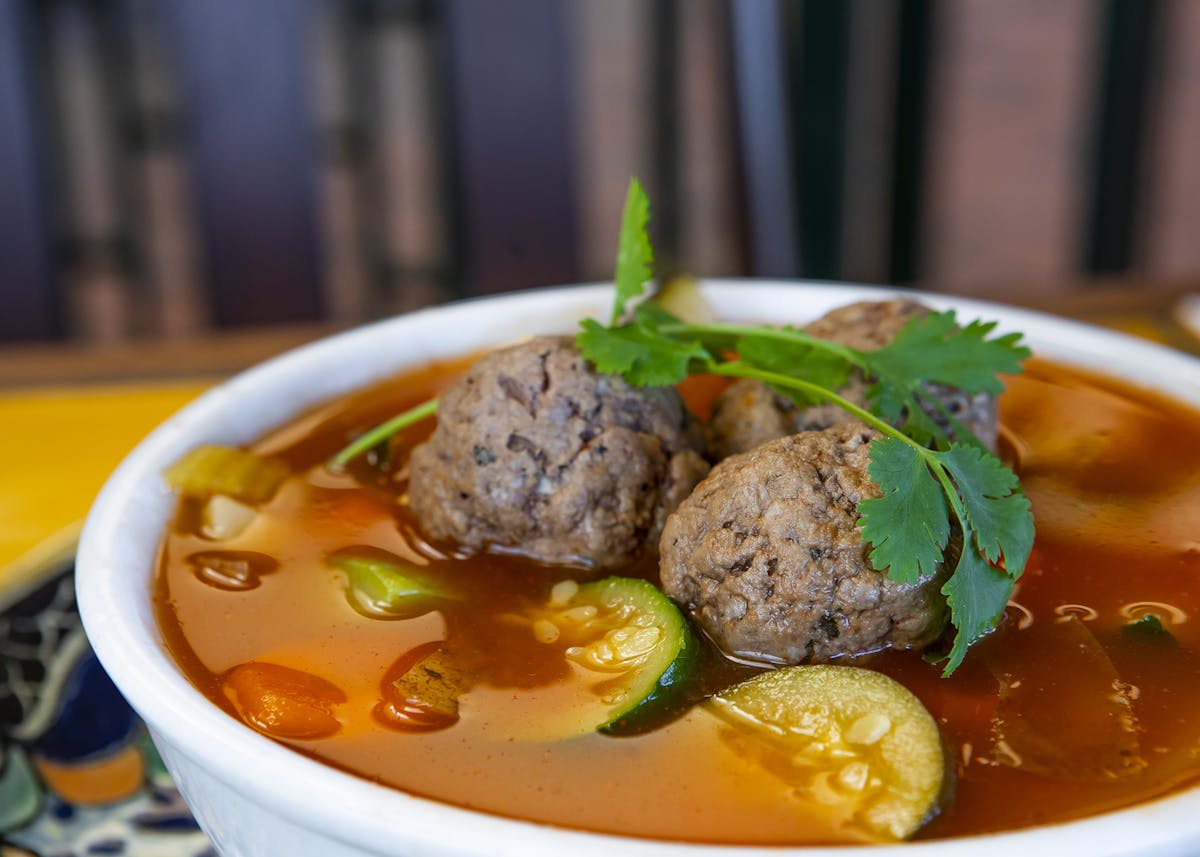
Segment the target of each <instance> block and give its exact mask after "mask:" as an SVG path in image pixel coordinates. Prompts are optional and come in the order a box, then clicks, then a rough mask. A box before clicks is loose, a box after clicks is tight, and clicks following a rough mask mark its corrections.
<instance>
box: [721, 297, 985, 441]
mask: <svg viewBox="0 0 1200 857" xmlns="http://www.w3.org/2000/svg"><path fill="white" fill-rule="evenodd" d="M927 312H929V308H928V307H926V306H925V305H923V304H921V303H920V302H918V301H914V300H907V299H896V300H890V301H862V302H859V303H853V304H849V305H848V306H844V307H839V308H837V309H835V310H831V311H830V312H828V313H826V314H825V315H824V316H822V317H821V318H819V319H817V320H816V321H814V322H813V323H812V324H810V325H808V327H806V328H805V330H806V331H807V332H808V333H811V334H812V335H814V336H819V337H820V338H822V339H828V340H830V341H831V342H837V343H840V344H842V345H848V346H850V347H851V348H856V349H858V350H859V351H874V350H876V349H879V348H882V347H883V346H885V345H887V344H888V343H889V342H891V341H892V339H893V338H894V337H895V336H896V334H897V333H899V332H900V329H901V328H902V327H904V325H905V324H907V323H908V320H909V319H910V318H912V317H913V316H917V315H923V314H925V313H927ZM868 386H869V384H868V383H867V380H866V379H865V378H863V376H862V373H860V372H857V371H856V372H853V373H852V374H851V376H850V379H849V381H848V382H847V384H846V386H845V387H843V388H842V389H841V390H840V391H839V393H840V394H841V395H842V396H843V397H844V398H846V399H848V400H849V401H851V402H852V403H854V404H856V405H860V406H863V407H865V406H866V403H867V388H868ZM925 391H926V393H928V395H929V396H930V397H931V398H933V399H936V400H937V401H939V402H941V404H942V406H943V407H945V408H946V410H948V411H949V412H950V414H951V415H952V416H953V417H954V418H955V419H956V420H958V421H959V422H961V423H962V424H963V425H965V426H966V427H967V428H968V429H970V430H971V431H972V432H973V433H974V434H975V436H976V437H978V438H979V439H980V440H981V441H983V443H984V444H985V445H987V447H988V448H989V449H992V450H994V449H995V448H996V399H995V397H994V396H992V395H990V394H987V393H981V394H978V395H974V396H969V395H967V394H966V393H963V392H962V391H961V390H958V389H955V388H954V387H948V386H946V385H944V384H927V385H925ZM933 416H934V419H935V420H937V421H938V422H939V423H941V424H942V425H946V422H945V420H944V419H943V418H941V416H940V415H939V414H933ZM854 419H855V417H854V416H853V415H851V414H849V413H847V412H846V411H844V410H842V409H841V408H839V407H838V406H837V405H832V404H823V405H816V406H814V407H809V408H797V407H796V406H795V405H794V404H793V403H792V402H791V401H790V400H789V399H787V398H786V397H785V396H781V395H779V394H777V393H775V392H774V391H773V390H771V388H769V387H768V386H767V385H766V384H764V383H762V382H761V381H753V380H749V379H742V380H739V381H737V382H735V383H734V384H732V385H731V386H730V387H729V388H728V389H727V390H726V391H725V392H724V393H722V395H721V396H719V397H718V398H717V400H716V402H715V403H714V404H713V412H712V419H711V420H710V421H709V424H708V452H709V457H710V458H712V459H713V460H714V461H719V460H721V459H722V458H724V457H726V456H728V455H733V454H735V453H738V452H745V451H746V450H748V449H753V448H754V447H755V446H757V445H758V444H760V443H763V442H764V441H767V440H770V439H772V438H776V437H782V436H784V435H787V434H794V433H796V432H800V431H812V430H814V429H823V428H828V427H829V426H834V425H839V424H841V423H846V422H853V421H854Z"/></svg>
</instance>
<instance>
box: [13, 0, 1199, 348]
mask: <svg viewBox="0 0 1200 857" xmlns="http://www.w3.org/2000/svg"><path fill="white" fill-rule="evenodd" d="M1197 43H1200V3H1198V2H1195V0H1009V2H1005V3H996V2H991V0H850V2H845V3H828V2H823V0H795V2H782V0H647V2H641V0H573V1H572V2H569V3H561V2H558V0H509V2H506V3H503V4H499V3H490V2H488V0H440V2H439V0H262V2H258V0H256V2H254V3H244V2H241V0H204V2H197V0H163V1H162V2H156V0H0V192H2V193H3V199H0V290H3V291H2V292H0V298H3V300H0V308H2V310H3V311H2V312H0V342H3V341H15V340H19V339H28V338H46V337H54V336H61V337H68V338H71V339H75V340H80V341H113V340H123V339H131V338H134V339H136V338H148V337H160V336H168V337H175V336H180V335H185V334H190V333H195V332H199V331H202V330H204V329H207V328H208V327H210V326H212V325H220V324H222V323H225V322H226V321H228V320H230V319H233V320H237V321H239V322H254V321H265V320H275V321H282V320H287V319H289V318H291V319H315V318H318V317H320V318H324V319H327V320H332V321H333V322H335V323H347V322H353V321H357V320H360V319H365V318H372V317H378V316H380V315H384V314H388V313H392V312H396V311H400V310H404V309H408V308H412V307H415V306H421V305H424V304H428V303H432V302H436V301H441V300H445V299H449V298H453V297H458V296H462V295H469V294H474V293H478V292H481V291H489V290H493V289H497V288H500V289H506V288H513V287H518V286H521V285H545V284H547V283H550V282H554V281H561V280H563V279H572V280H588V279H604V278H606V277H608V276H609V275H610V272H611V266H612V256H613V249H614V246H615V237H616V229H617V220H618V216H619V211H620V206H621V199H622V196H623V194H624V189H625V185H626V182H627V179H628V176H629V175H630V174H634V173H636V174H638V175H640V176H642V177H643V178H644V179H645V181H646V183H647V185H648V186H649V188H650V190H651V194H652V197H653V198H654V200H655V205H656V229H657V230H658V234H659V235H658V237H659V246H660V257H661V258H660V261H661V264H662V266H663V267H664V268H666V269H687V270H689V271H692V272H695V273H698V274H702V275H709V276H719V275H730V274H743V273H768V274H779V275H801V276H815V277H827V278H844V279H852V280H860V281H875V282H902V283H915V284H918V285H928V286H932V287H935V288H939V289H944V290H952V291H956V292H960V293H970V294H978V295H986V296H990V297H996V298H1000V299H1003V298H1005V297H1009V298H1013V299H1017V298H1030V297H1043V298H1044V297H1047V296H1053V295H1054V294H1055V293H1058V292H1062V291H1064V290H1067V289H1073V288H1078V287H1079V284H1080V283H1081V282H1086V281H1087V278H1088V277H1089V276H1092V275H1097V274H1112V273H1128V274H1132V275H1134V276H1137V277H1139V278H1140V281H1142V282H1145V283H1147V284H1149V285H1148V287H1154V284H1155V283H1157V282H1162V283H1163V284H1164V285H1166V286H1171V285H1175V284H1178V283H1179V282H1181V281H1187V280H1195V279H1196V278H1197V277H1198V276H1200V241H1197V240H1196V236H1197V235H1198V234H1200V163H1198V162H1197V159H1196V158H1195V156H1194V153H1195V152H1197V151H1200V52H1197V51H1196V50H1195V49H1194V45H1195V44H1197ZM764 93H766V95H765V96H764ZM772 93H773V94H772ZM756 96H763V97H758V98H757V99H756ZM264 104H265V105H266V106H267V109H264V107H263V105H264ZM516 150H519V152H517V151H516ZM514 152H516V153H517V154H519V155H520V156H521V157H520V158H517V159H515V160H514ZM772 152H773V153H774V154H771V153H772ZM514 163H523V164H524V165H525V167H526V168H525V169H523V170H516V169H513V168H512V164H514ZM231 164H232V165H235V166H237V167H238V168H237V169H232V170H231V168H230V165H231ZM231 200H233V201H234V202H233V204H232V205H231V202H230V201H231ZM772 206H774V208H772ZM781 206H782V207H781ZM564 212H565V214H564ZM497 222H499V223H501V224H502V226H503V227H504V228H503V230H501V231H500V232H492V231H491V230H492V229H493V227H494V226H495V224H496V223H497ZM39 235H40V236H48V240H47V241H39V240H37V237H38V236H39ZM214 283H215V284H217V286H216V287H214ZM214 295H215V296H216V297H215V298H214ZM260 300H261V301H264V302H265V303H264V304H263V306H264V307H265V308H264V309H262V310H261V311H260V310H259V309H257V308H256V304H255V301H260ZM281 306H282V307H283V308H284V310H285V311H284V312H280V307H281Z"/></svg>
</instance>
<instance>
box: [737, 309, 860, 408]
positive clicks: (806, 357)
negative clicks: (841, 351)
mask: <svg viewBox="0 0 1200 857" xmlns="http://www.w3.org/2000/svg"><path fill="white" fill-rule="evenodd" d="M785 330H787V328H785ZM734 350H736V351H737V353H738V357H740V358H741V360H742V362H743V363H745V364H747V365H749V366H754V367H756V368H758V369H765V370H767V371H768V372H777V373H779V374H782V375H790V376H793V377H801V378H804V380H806V381H811V382H812V383H814V384H818V385H819V386H822V387H825V388H827V389H830V390H836V389H838V388H840V387H843V386H845V384H846V380H847V378H849V376H850V363H849V361H847V360H846V359H845V358H844V357H842V356H840V355H838V354H834V353H832V352H830V351H826V350H823V349H821V348H818V347H816V346H813V345H808V344H805V343H803V342H788V341H786V340H780V339H779V338H778V337H776V336H764V335H756V334H748V335H746V336H742V337H741V338H739V339H738V340H737V343H736V344H735V345H734ZM778 392H780V393H783V394H784V395H785V396H787V397H788V398H790V399H792V400H793V401H795V402H796V404H798V405H800V406H801V407H805V406H808V405H811V404H816V402H815V400H813V399H812V398H811V397H808V396H805V395H803V394H802V393H798V392H797V391H795V390H784V389H780V390H778Z"/></svg>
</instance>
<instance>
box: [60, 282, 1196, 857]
mask: <svg viewBox="0 0 1200 857" xmlns="http://www.w3.org/2000/svg"><path fill="white" fill-rule="evenodd" d="M705 290H706V294H707V295H708V297H709V299H710V300H711V301H712V303H713V305H714V307H715V309H716V310H717V312H718V314H719V315H720V316H721V317H723V318H726V319H730V320H737V321H753V322H760V321H777V322H781V323H782V322H794V323H802V322H804V321H807V320H810V319H812V318H815V317H817V316H819V315H820V314H822V313H824V312H825V311H827V310H828V309H830V308H832V307H835V306H839V305H841V304H844V303H848V302H851V301H854V300H865V299H877V298H881V297H889V296H894V294H895V292H893V291H890V290H885V289H874V288H865V287H848V286H838V285H828V284H796V283H764V282H759V281H723V282H716V283H707V284H705ZM905 294H908V295H914V296H916V297H919V298H920V299H922V300H924V301H926V302H927V303H929V304H930V305H933V306H936V307H939V308H944V307H951V306H953V307H956V308H958V309H959V311H960V317H964V318H972V317H981V318H985V319H996V320H999V321H1000V327H1001V329H1003V330H1022V331H1024V332H1025V334H1026V336H1027V339H1028V342H1029V343H1030V344H1031V345H1032V347H1033V348H1034V349H1035V352H1036V353H1038V354H1039V355H1041V356H1045V357H1049V358H1052V359H1055V360H1058V361H1060V362H1063V363H1068V364H1072V365H1077V366H1084V367H1090V368H1093V369H1097V370H1100V371H1103V372H1105V373H1107V374H1109V375H1111V376H1114V377H1118V378H1122V379H1125V380H1128V381H1131V382H1133V383H1136V384H1139V385H1141V386H1144V387H1146V388H1148V389H1152V390H1157V391H1160V392H1165V393H1169V394H1170V395H1172V396H1173V397H1175V398H1177V399H1179V400H1181V401H1184V402H1186V403H1189V404H1190V405H1192V406H1195V407H1198V408H1200V361H1197V360H1195V359H1194V358H1190V357H1187V356H1185V355H1182V354H1179V353H1176V352H1172V351H1169V350H1167V349H1164V348H1160V347H1158V346H1155V345H1152V344H1148V343H1143V342H1141V341H1137V340H1134V339H1131V338H1129V337H1125V336H1122V335H1119V334H1115V333H1110V332H1106V331H1100V330H1096V329H1094V328H1089V327H1086V326H1083V325H1079V324H1075V323H1071V322H1066V321H1063V320H1061V319H1056V318H1052V317H1049V316H1044V315H1040V314H1036V313H1030V312H1025V311H1019V310H1015V309H1012V308H1008V307H1002V306H998V305H994V304H986V303H981V302H976V301H967V300H959V299H951V298H947V297H945V296H937V295H928V294H920V293H912V292H906V293H905ZM610 298H611V289H610V287H608V286H584V287H577V288H568V289H557V290H543V291H536V292H526V293H521V294H516V295H512V296H507V297H501V298H493V299H487V300H478V301H471V302H464V303H460V304H455V305H450V306H446V307H442V308H437V309H432V310H427V311H423V312H419V313H415V314H412V315H408V316H403V317H400V318H396V319H392V320H389V321H384V322H379V323H376V324H373V325H369V326H366V327H363V328H360V329H357V330H354V331H351V332H349V333H346V334H342V335H339V336H335V337H332V338H330V339H327V340H324V341H321V342H318V343H315V344H313V345H310V346H306V347H304V348H301V349H298V350H296V351H294V352H291V353H289V354H287V355H284V356H283V357H280V358H276V359H274V360H271V361H269V362H267V363H265V364H263V365H261V366H259V367H258V368H255V369H253V370H250V371H249V372H246V373H244V374H242V375H239V376H238V377H236V378H234V379H233V380H231V381H229V382H227V383H225V384H223V385H221V386H220V387H218V388H216V389H214V390H212V391H210V392H209V393H207V394H205V395H204V396H202V397H201V398H200V399H198V400H197V401H196V402H194V403H193V404H191V405H189V406H188V407H186V408H184V409H183V410H182V411H180V412H179V413H178V414H176V415H175V416H174V417H172V418H171V419H170V420H168V421H167V422H166V423H164V424H163V425H162V426H161V427H160V428H158V429H157V430H156V431H155V432H153V433H152V434H151V435H150V436H149V437H147V438H146V440H145V441H144V442H143V443H142V444H141V445H140V446H138V448H137V449H136V450H135V451H134V452H133V453H131V454H130V456H129V457H128V458H127V459H126V460H125V461H124V462H123V463H122V464H121V466H120V467H119V468H118V469H117V471H116V472H115V473H114V474H113V476H112V478H111V479H110V480H109V482H108V484H107V485H106V486H105V488H104V490H103V491H102V493H101V494H100V497H99V498H98V500H97V502H96V504H95V506H94V508H93V510H92V513H91V515H90V517H89V518H88V521H87V525H86V527H85V531H84V534H83V538H82V541H81V544H80V549H79V559H78V565H77V581H78V583H77V586H78V591H79V603H80V610H81V613H82V615H83V620H84V624H85V627H86V630H87V633H88V636H89V638H90V639H91V641H92V644H93V646H94V648H95V650H96V653H97V655H98V656H99V657H100V660H101V662H102V663H103V664H104V666H105V668H106V669H107V670H108V672H109V674H110V675H111V676H112V678H113V680H114V681H115V682H116V684H117V685H118V687H119V688H120V689H121V691H122V692H123V693H124V694H125V696H126V697H127V698H128V699H129V701H130V702H131V704H132V705H133V706H134V708H135V709H136V710H137V711H138V712H139V714H141V716H142V717H143V718H144V719H145V721H146V722H147V724H148V725H149V726H150V728H151V730H152V732H153V733H154V735H155V737H156V740H157V741H158V742H159V744H160V747H161V748H162V749H163V752H164V757H165V758H166V760H167V762H168V764H169V765H170V767H171V768H172V771H173V773H175V774H176V776H177V777H178V778H179V780H180V783H181V787H182V788H183V790H184V793H185V795H186V796H187V797H188V798H189V800H190V801H192V802H193V805H194V808H196V809H197V812H198V815H199V816H200V818H201V821H202V823H205V824H206V825H207V826H209V827H210V828H219V829H217V830H215V831H214V835H216V836H218V846H219V847H221V848H222V849H223V850H226V851H227V852H228V853H229V854H251V853H283V852H280V851H273V850H269V849H268V850H262V848H263V847H264V846H262V845H261V843H260V844H259V845H245V844H244V843H240V842H239V837H238V834H237V832H236V831H231V830H230V829H228V827H229V826H228V825H224V826H223V825H222V818H223V817H226V818H227V820H229V821H230V822H231V823H232V821H233V818H232V816H233V815H235V814H237V813H239V812H242V811H244V812H246V813H249V815H248V816H247V817H246V818H247V819H251V818H254V817H255V815H254V814H255V813H265V814H268V815H270V816H272V817H276V818H279V819H282V820H283V821H284V823H285V825H292V826H294V829H295V830H298V831H299V834H297V835H298V836H300V837H301V839H300V840H297V841H301V840H303V838H304V837H305V836H307V837H308V841H309V842H310V843H312V845H313V850H311V852H309V853H313V854H322V855H329V854H333V853H336V852H335V850H331V849H336V848H337V847H343V848H344V849H345V852H344V853H347V854H360V853H361V854H401V853H403V854H409V853H414V854H431V855H432V854H492V855H509V854H511V855H518V854H520V855H532V854H546V855H550V854H578V855H588V854H602V853H613V852H614V851H619V852H620V853H623V854H634V855H643V854H644V855H664V857H665V855H684V854H690V855H694V854H696V853H698V852H701V851H702V852H704V853H707V854H720V855H750V854H755V855H767V854H779V853H780V850H781V849H778V848H772V849H755V848H741V847H721V846H695V845H683V844H676V843H668V842H653V841H643V840H634V839H624V838H620V837H612V836H603V835H598V834H590V833H584V832H579V831H573V830H564V829H559V828H554V827H550V826H545V825H538V824H531V823H527V822H521V821H515V820H510V819H507V818H501V817H496V816H491V815H486V814H482V813H476V812H471V811H468V810H465V809H460V808H458V807H454V806H450V805H446V804H442V803H439V802H436V801H431V800H426V799H422V798H417V797H413V796H410V795H407V794H404V793H402V792H399V791H396V790H393V789H389V788H385V787H381V786H378V785H375V784H373V783H370V782H367V781H366V780H362V779H359V778H357V777H354V776H352V775H349V774H345V773H342V772H340V771H337V770H335V769H333V768H330V767H326V766H324V765H321V764H319V763H316V762H313V761H311V760H309V759H307V758H305V757H303V756H301V755H299V754H297V753H294V752H292V751H290V750H288V749H287V748H285V747H283V746H281V745H279V744H276V743H274V742H273V741H270V740H269V739H267V738H265V737H263V736H261V735H259V734H257V733H256V732H254V731H252V730H250V729H248V728H246V727H243V726H242V725H241V724H239V723H237V722H236V721H234V720H233V719H232V718H230V717H228V716H227V715H225V714H224V713H223V712H222V711H220V710H219V709H217V708H216V707H214V706H212V705H211V704H210V703H209V702H208V701H207V700H206V699H205V698H204V697H203V696H202V695H201V694H200V693H199V692H198V691H196V690H195V689H194V688H193V687H192V686H191V685H190V684H189V683H188V682H187V680H186V679H185V678H184V677H183V675H182V673H181V672H180V671H179V669H178V668H177V667H176V666H175V664H174V662H173V661H172V660H171V658H170V657H169V655H168V654H167V652H166V649H165V647H164V644H163V642H162V638H161V635H160V633H159V630H158V628H157V625H156V622H155V618H154V615H153V609H152V605H151V602H150V597H149V593H150V587H149V581H150V578H151V576H152V574H153V570H154V566H155V558H156V554H157V550H158V545H159V541H160V538H161V534H162V532H163V529H164V527H165V526H166V524H167V522H168V519H169V517H170V515H171V511H172V508H173V502H172V497H171V495H170V492H169V491H168V490H167V487H166V485H165V484H164V482H163V480H162V478H161V475H160V474H161V473H162V471H163V470H164V468H165V467H166V466H167V465H168V464H170V463H171V462H173V461H174V460H175V459H177V458H178V457H179V456H180V455H181V454H182V453H184V452H185V451H187V450H188V449H190V448H192V447H194V446H196V445H197V444H200V443H204V442H219V443H241V442H246V441H249V440H252V439H253V438H255V437H257V436H260V435H261V434H263V433H265V432H266V431H267V430H269V429H271V428H273V427H275V426H278V425H280V424H282V423H285V422H287V421H288V420H290V419H292V418H293V417H295V416H297V415H299V414H301V413H303V412H304V411H306V410H307V409H309V408H311V407H312V406H314V405H316V404H318V403H321V402H324V401H326V400H328V399H330V398H332V397H335V396H337V395H338V394H340V393H344V392H347V391H349V390H351V389H354V388H357V387H360V386H363V385H364V384H367V383H370V382H371V381H373V380H376V379H379V378H382V377H384V376H386V375H389V374H393V373H395V372H397V371H399V370H402V369H404V368H408V367H414V366H419V365H421V364H423V363H426V362H428V361H431V360H436V359H439V358H446V357H451V356H455V355H459V354H462V353H464V352H467V351H470V350H474V349H479V348H483V347H487V346H491V345H497V344H501V343H504V342H507V341H511V340H514V339H518V338H521V337H523V336H526V335H529V334H536V333H546V332H569V331H572V330H573V329H574V328H575V324H576V322H577V320H578V319H580V318H582V317H584V316H585V315H591V316H596V317H604V316H605V315H606V313H607V308H608V304H609V301H610ZM221 789H224V790H226V792H227V793H228V795H230V796H236V797H237V801H236V802H235V801H233V800H230V799H227V800H223V799H222V798H221V795H220V794H219V792H220V790H221ZM238 802H240V804H239V805H244V806H249V809H243V810H238V809H236V808H234V804H235V803H238ZM202 807H203V808H202ZM206 815H207V816H208V817H206ZM247 823H248V822H247ZM246 836H247V837H248V836H249V834H246ZM250 838H252V837H250ZM968 843H969V847H970V850H971V853H972V854H976V855H1001V854H1004V855H1007V854H1011V853H1029V854H1041V853H1046V854H1050V853H1064V852H1069V853H1086V854H1094V855H1117V854H1135V853H1137V854H1143V853H1145V854H1150V853H1153V854H1156V855H1165V854H1181V855H1182V854H1190V853H1196V852H1197V851H1198V850H1200V789H1192V790H1190V791H1185V792H1182V793H1179V794H1176V795H1174V796H1171V797H1168V798H1166V799H1163V800H1159V801H1155V802H1153V803H1149V804H1144V805H1141V806H1137V807H1134V808H1131V809H1127V810H1122V811H1119V812H1115V813H1110V814H1107V815H1104V816H1099V817H1096V818H1092V819H1086V820H1083V821H1077V822H1071V823H1067V824H1060V825H1051V826H1047V827H1041V828H1033V829H1027V830H1020V831H1015V832H1011V833H1004V834H997V835H989V836H980V837H971V838H970V839H969V840H947V841H940V842H921V843H910V844H905V845H900V846H887V847H880V848H876V849H873V851H872V853H873V854H874V853H878V854H880V855H890V854H897V855H900V854H903V855H908V856H909V857H920V855H934V854H949V853H961V852H962V849H963V848H964V846H967V845H968ZM276 844H277V845H279V844H281V843H279V842H278V841H277V842H276ZM296 847H300V846H296ZM783 851H785V852H786V853H795V854H805V855H819V854H820V855H833V854H841V853H844V849H839V848H834V849H827V848H797V849H783ZM287 853H289V854H290V853H297V854H298V853H301V852H300V851H292V850H289V851H287Z"/></svg>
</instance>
